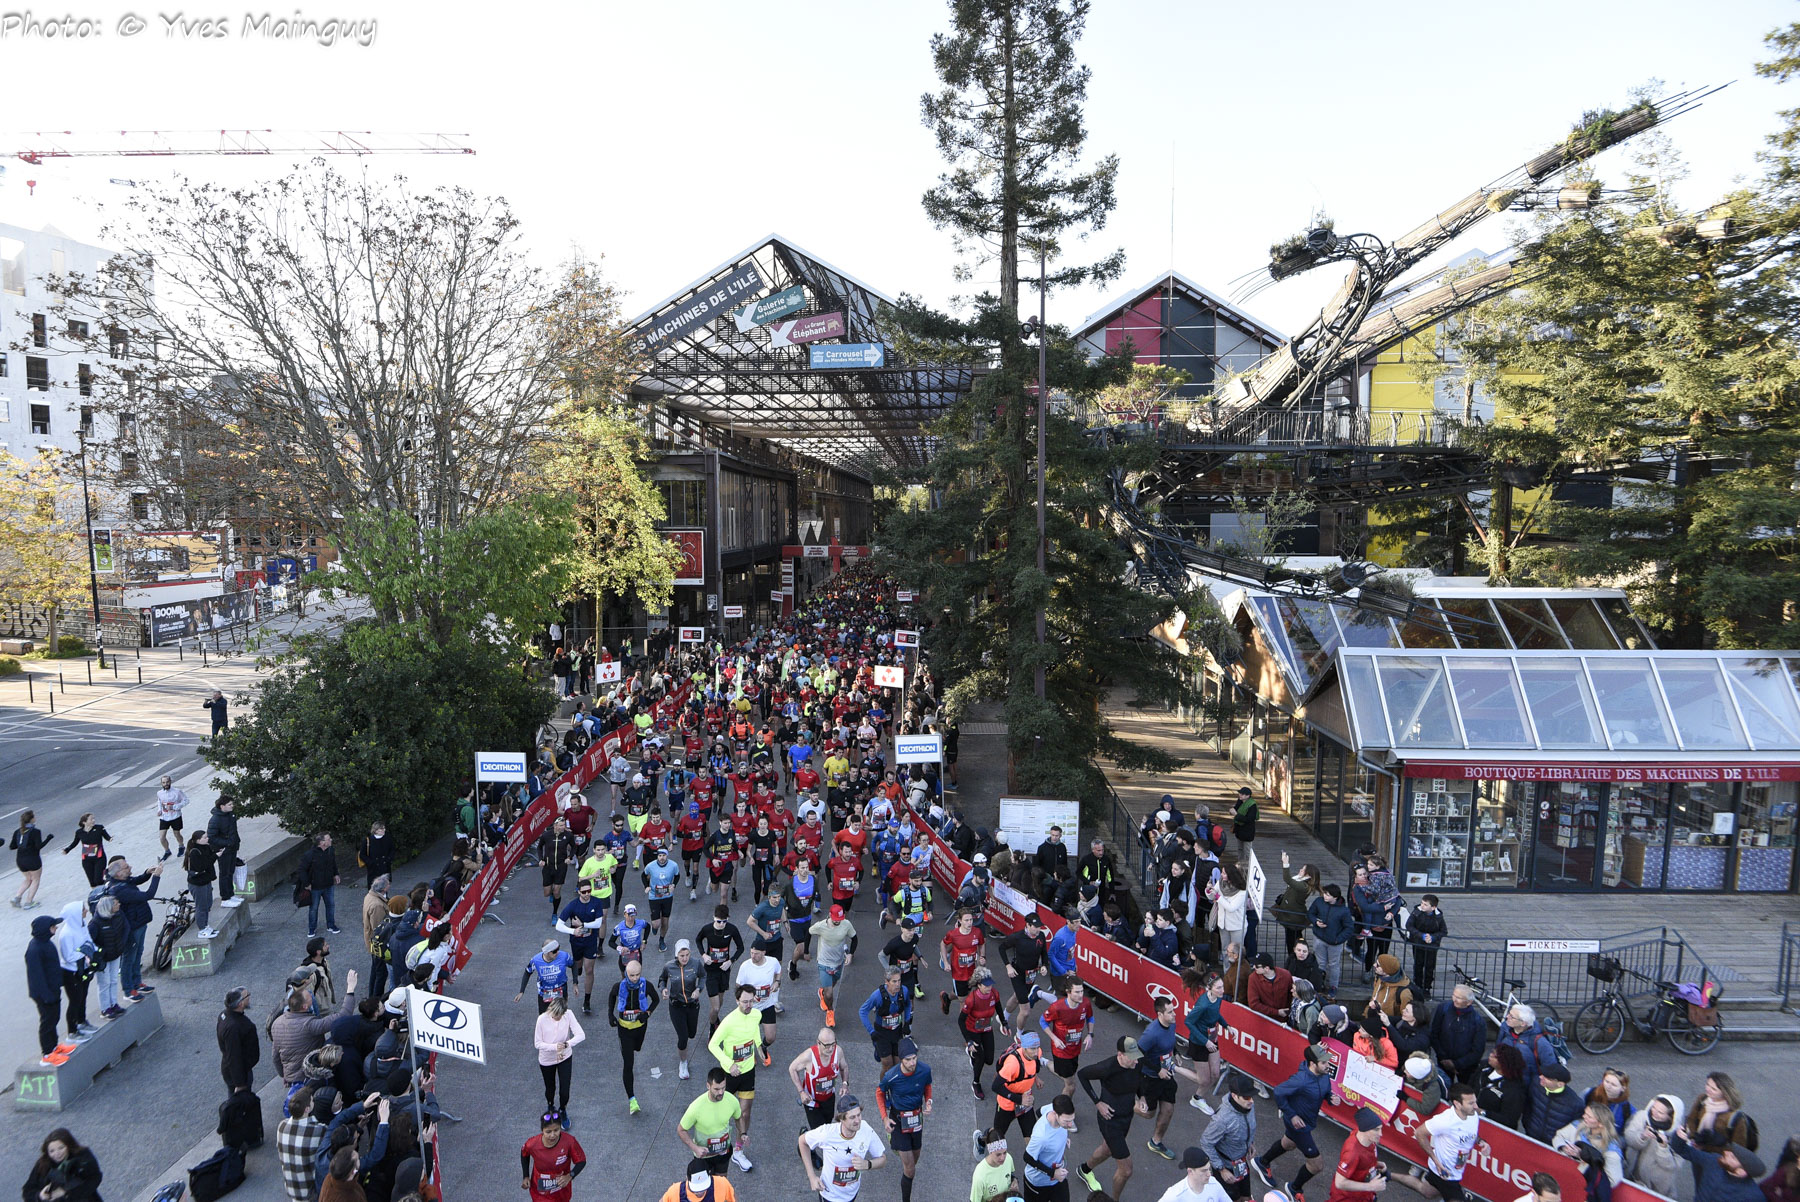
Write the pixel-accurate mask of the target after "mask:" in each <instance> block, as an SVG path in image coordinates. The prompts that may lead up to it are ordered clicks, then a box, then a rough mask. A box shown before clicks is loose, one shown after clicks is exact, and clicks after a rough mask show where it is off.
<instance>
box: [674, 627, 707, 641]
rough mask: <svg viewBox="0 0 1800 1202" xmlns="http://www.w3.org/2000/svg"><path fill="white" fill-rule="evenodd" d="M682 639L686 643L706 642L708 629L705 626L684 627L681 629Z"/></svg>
mask: <svg viewBox="0 0 1800 1202" xmlns="http://www.w3.org/2000/svg"><path fill="white" fill-rule="evenodd" d="M680 637H681V641H682V642H684V643H700V642H705V641H706V627H704V626H683V627H682V628H681V636H680Z"/></svg>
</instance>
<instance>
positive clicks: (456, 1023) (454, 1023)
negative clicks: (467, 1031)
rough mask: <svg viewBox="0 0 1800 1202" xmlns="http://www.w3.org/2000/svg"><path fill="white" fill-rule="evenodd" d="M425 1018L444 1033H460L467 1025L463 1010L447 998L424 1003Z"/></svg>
mask: <svg viewBox="0 0 1800 1202" xmlns="http://www.w3.org/2000/svg"><path fill="white" fill-rule="evenodd" d="M425 1017H426V1018H427V1019H429V1020H430V1021H431V1022H433V1023H435V1024H437V1025H438V1026H440V1027H442V1028H444V1030H446V1031H460V1030H462V1029H463V1028H464V1027H466V1026H468V1025H469V1016H468V1015H467V1014H464V1013H463V1008H462V1007H461V1006H458V1005H457V1004H456V1003H455V1002H452V1001H450V1000H449V999H447V998H432V999H431V1000H430V1001H429V1002H426V1003H425Z"/></svg>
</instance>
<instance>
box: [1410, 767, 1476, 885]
mask: <svg viewBox="0 0 1800 1202" xmlns="http://www.w3.org/2000/svg"><path fill="white" fill-rule="evenodd" d="M1474 802H1475V783H1474V782H1473V781H1454V780H1431V779H1424V778H1421V779H1418V780H1414V781H1413V782H1412V821H1411V822H1410V823H1409V824H1408V826H1407V830H1406V839H1405V842H1404V845H1403V846H1404V851H1405V855H1404V856H1403V857H1402V859H1401V871H1402V872H1403V873H1404V875H1403V876H1402V877H1401V884H1402V885H1403V886H1404V887H1405V888H1407V889H1439V888H1442V889H1460V888H1462V886H1463V863H1464V862H1465V861H1466V860H1467V858H1468V855H1469V822H1470V817H1471V812H1472V810H1473V808H1474Z"/></svg>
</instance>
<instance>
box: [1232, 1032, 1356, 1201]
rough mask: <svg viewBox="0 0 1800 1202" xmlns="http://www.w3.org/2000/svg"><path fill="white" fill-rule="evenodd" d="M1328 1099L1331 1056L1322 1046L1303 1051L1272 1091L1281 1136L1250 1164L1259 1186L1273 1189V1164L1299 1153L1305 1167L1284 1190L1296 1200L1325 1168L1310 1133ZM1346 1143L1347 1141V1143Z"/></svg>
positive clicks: (1317, 1146)
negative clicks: (1296, 1064)
mask: <svg viewBox="0 0 1800 1202" xmlns="http://www.w3.org/2000/svg"><path fill="white" fill-rule="evenodd" d="M1330 1097H1331V1053H1330V1052H1328V1051H1326V1050H1325V1048H1324V1047H1323V1045H1320V1044H1316V1043H1315V1044H1313V1045H1311V1046H1309V1047H1308V1048H1307V1049H1306V1058H1305V1062H1304V1063H1303V1064H1301V1066H1300V1067H1299V1068H1298V1069H1297V1070H1295V1072H1294V1075H1293V1076H1291V1077H1289V1078H1288V1079H1287V1080H1286V1081H1283V1082H1282V1083H1281V1084H1280V1085H1278V1086H1276V1087H1275V1107H1276V1109H1277V1110H1278V1111H1279V1112H1280V1114H1281V1135H1280V1136H1279V1137H1278V1138H1277V1139H1276V1141H1275V1142H1274V1143H1273V1144H1271V1145H1270V1146H1269V1150H1268V1151H1266V1152H1264V1153H1263V1154H1262V1155H1261V1156H1257V1157H1254V1158H1253V1159H1252V1160H1251V1161H1250V1167H1251V1168H1253V1169H1255V1170H1256V1175H1257V1176H1258V1177H1261V1178H1262V1181H1263V1184H1264V1185H1266V1186H1268V1187H1269V1188H1271V1189H1274V1188H1275V1178H1274V1175H1273V1174H1274V1164H1275V1161H1276V1160H1277V1159H1279V1158H1280V1157H1281V1156H1283V1155H1285V1154H1286V1153H1288V1152H1290V1151H1293V1150H1294V1149H1299V1152H1300V1155H1301V1156H1303V1157H1305V1158H1306V1163H1305V1165H1303V1166H1302V1167H1301V1169H1300V1171H1299V1172H1298V1173H1296V1174H1295V1175H1294V1180H1293V1182H1292V1183H1291V1184H1290V1185H1288V1186H1287V1187H1286V1192H1287V1193H1288V1195H1289V1196H1290V1197H1293V1198H1296V1199H1298V1198H1299V1197H1300V1196H1301V1195H1300V1191H1301V1190H1302V1189H1304V1188H1305V1187H1306V1183H1307V1182H1308V1181H1310V1180H1311V1179H1312V1177H1313V1175H1314V1174H1315V1173H1317V1172H1319V1170H1321V1169H1322V1168H1324V1167H1325V1162H1324V1159H1323V1158H1322V1157H1321V1156H1320V1155H1319V1145H1318V1142H1317V1141H1316V1140H1314V1139H1313V1129H1314V1128H1315V1127H1317V1126H1318V1125H1319V1109H1320V1107H1322V1106H1324V1105H1325V1102H1326V1100H1327V1099H1328V1098H1330ZM1347 1142H1348V1141H1347Z"/></svg>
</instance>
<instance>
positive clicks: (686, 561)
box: [663, 530, 706, 584]
mask: <svg viewBox="0 0 1800 1202" xmlns="http://www.w3.org/2000/svg"><path fill="white" fill-rule="evenodd" d="M663 533H664V534H666V535H668V536H669V541H670V542H672V543H674V544H675V549H676V550H677V551H679V552H681V562H679V563H678V564H676V565H675V583H676V584H705V583H706V531H704V530H665V531H663Z"/></svg>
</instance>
